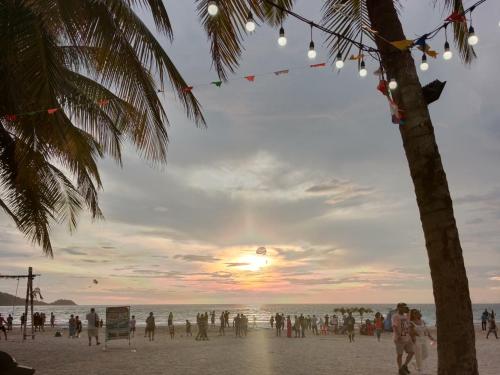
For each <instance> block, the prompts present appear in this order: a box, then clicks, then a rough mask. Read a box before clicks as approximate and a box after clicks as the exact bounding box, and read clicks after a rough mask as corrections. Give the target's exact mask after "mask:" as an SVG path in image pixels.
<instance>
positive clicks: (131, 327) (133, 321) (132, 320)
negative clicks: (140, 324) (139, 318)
mask: <svg viewBox="0 0 500 375" xmlns="http://www.w3.org/2000/svg"><path fill="white" fill-rule="evenodd" d="M136 323H137V322H136V320H135V315H132V319H130V322H129V323H128V326H129V328H130V334H131V336H132V337H134V336H135V326H136Z"/></svg>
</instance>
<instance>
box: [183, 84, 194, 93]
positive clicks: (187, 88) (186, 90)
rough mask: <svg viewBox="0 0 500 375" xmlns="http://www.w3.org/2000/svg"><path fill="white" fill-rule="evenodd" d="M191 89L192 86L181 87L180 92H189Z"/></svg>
mask: <svg viewBox="0 0 500 375" xmlns="http://www.w3.org/2000/svg"><path fill="white" fill-rule="evenodd" d="M191 90H193V86H186V87H184V88H183V89H182V92H184V93H188V92H191Z"/></svg>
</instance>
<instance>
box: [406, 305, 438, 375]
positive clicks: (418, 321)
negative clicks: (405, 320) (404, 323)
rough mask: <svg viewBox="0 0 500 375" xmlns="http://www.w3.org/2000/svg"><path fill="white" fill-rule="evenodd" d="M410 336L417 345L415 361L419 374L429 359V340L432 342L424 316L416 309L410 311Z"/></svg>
mask: <svg viewBox="0 0 500 375" xmlns="http://www.w3.org/2000/svg"><path fill="white" fill-rule="evenodd" d="M410 324H411V325H410V336H411V337H412V340H413V343H414V344H415V361H416V368H417V371H418V372H421V371H422V370H423V363H424V361H425V360H426V358H427V357H428V350H427V340H432V341H435V340H434V339H433V337H432V336H431V334H430V332H429V330H428V329H427V326H426V325H425V322H424V321H423V319H422V314H421V313H420V311H418V310H416V309H412V310H411V311H410Z"/></svg>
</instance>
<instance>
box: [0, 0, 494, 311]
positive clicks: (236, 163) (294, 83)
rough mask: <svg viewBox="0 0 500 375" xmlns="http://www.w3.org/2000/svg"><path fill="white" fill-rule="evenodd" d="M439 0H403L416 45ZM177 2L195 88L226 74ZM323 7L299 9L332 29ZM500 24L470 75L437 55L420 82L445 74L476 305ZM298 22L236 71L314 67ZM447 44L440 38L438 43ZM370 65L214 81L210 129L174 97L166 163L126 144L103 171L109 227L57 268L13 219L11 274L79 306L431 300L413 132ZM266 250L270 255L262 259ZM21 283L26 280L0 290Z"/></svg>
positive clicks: (208, 102) (480, 16)
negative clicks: (407, 148) (394, 118)
mask: <svg viewBox="0 0 500 375" xmlns="http://www.w3.org/2000/svg"><path fill="white" fill-rule="evenodd" d="M471 3H472V1H470V0H467V1H465V4H466V5H470V4H471ZM432 4H433V2H432V1H430V0H429V1H424V0H418V1H416V0H413V1H410V0H408V1H403V5H404V10H403V11H402V14H401V19H402V22H403V25H404V29H405V33H406V35H407V36H408V37H415V36H417V35H420V34H422V33H423V32H425V31H426V30H430V29H433V28H434V27H435V26H436V25H438V24H439V23H440V22H441V20H442V19H444V18H445V17H446V16H447V15H446V14H444V13H442V12H441V9H439V8H434V7H433V5H432ZM166 5H167V9H168V11H169V14H170V17H171V19H172V20H173V26H174V36H175V40H174V42H173V43H170V42H169V41H167V40H164V38H162V39H160V41H161V43H162V45H163V46H164V47H165V49H166V51H167V53H168V54H169V56H170V57H171V58H172V59H173V61H174V62H175V64H176V65H177V67H178V68H179V70H180V71H181V73H182V74H183V76H184V78H185V79H186V81H187V82H189V83H206V82H210V81H213V80H217V76H216V73H215V72H214V70H213V69H212V67H211V60H210V55H209V43H208V42H207V39H206V35H205V34H204V31H203V28H202V27H201V26H200V24H199V22H198V20H197V16H196V9H195V5H194V2H190V1H173V0H170V1H167V2H166ZM321 5H322V1H319V0H310V1H305V0H299V1H298V2H297V8H296V10H297V11H298V12H299V13H301V14H302V15H304V16H306V17H309V18H311V19H315V20H319V18H320V10H321ZM139 12H141V13H144V12H142V11H139ZM144 17H145V19H146V21H147V22H148V23H149V24H151V21H150V20H149V18H148V17H147V16H146V15H144ZM499 20H500V3H499V2H497V1H488V2H486V3H485V5H484V6H481V7H480V8H478V9H477V10H476V11H475V12H474V26H475V29H476V32H477V33H478V35H479V36H480V44H479V45H478V48H477V53H478V56H479V58H478V59H477V60H476V61H475V62H474V63H473V64H472V65H471V66H470V67H467V66H464V65H462V64H461V63H460V61H459V60H458V59H457V58H454V59H452V60H451V61H449V62H444V61H443V60H442V58H441V57H440V56H438V58H437V59H436V60H433V59H430V60H431V61H429V63H430V69H429V70H428V71H427V72H425V73H424V72H419V74H420V78H421V81H422V82H423V83H424V84H425V83H427V82H430V81H432V80H434V79H436V78H439V79H440V80H443V81H447V85H446V88H445V90H444V92H443V95H442V97H441V99H440V100H439V101H438V102H436V103H434V104H432V105H431V106H430V112H431V116H432V119H433V123H434V127H435V131H436V137H437V141H438V145H439V148H440V152H441V156H442V159H443V163H444V166H445V170H446V173H447V177H448V182H449V185H450V190H451V194H452V197H453V199H454V208H455V214H456V219H457V224H458V228H459V232H460V238H461V242H462V247H463V251H464V257H465V263H466V267H467V272H468V277H469V283H470V290H471V297H472V301H473V302H477V303H480V302H499V301H500V270H499V267H498V266H499V265H500V231H499V230H498V228H499V225H500V168H498V161H499V160H500V142H499V141H500V128H499V127H498V124H499V122H500V121H499V120H500V109H499V107H498V84H499V83H500V79H499V75H498V61H499V60H500V49H499V48H498V46H499V37H500V27H499ZM284 27H285V30H286V34H287V37H288V44H287V46H286V47H285V48H279V47H278V45H277V43H276V39H277V36H278V31H277V30H276V29H271V28H269V27H267V26H260V27H258V28H257V31H256V32H255V33H253V34H252V35H249V36H248V37H246V39H245V51H244V53H243V56H242V59H241V64H240V68H239V69H238V71H237V72H236V73H235V77H241V76H245V75H248V74H258V73H264V72H272V71H275V70H280V69H286V68H290V67H301V66H305V65H307V64H309V63H310V62H309V61H308V59H307V56H306V53H307V47H308V44H309V30H308V27H307V26H305V25H303V24H300V23H298V22H297V21H295V20H291V19H290V20H287V21H286V22H285V24H284ZM323 38H324V36H323V35H321V34H319V33H315V40H316V47H317V50H318V57H317V58H316V60H315V62H323V61H326V58H327V50H326V47H325V46H324V45H323V43H322V41H323ZM443 44H444V40H443V38H442V35H441V36H439V37H438V38H436V40H433V41H432V43H431V46H432V47H434V48H435V49H437V50H439V51H441V50H442V45H443ZM414 56H415V57H416V59H419V58H420V55H419V54H414ZM367 67H368V69H369V70H370V71H374V70H375V69H376V68H377V67H376V66H375V65H374V63H373V62H367ZM356 69H357V68H356V65H355V64H352V63H346V66H345V68H344V69H343V71H342V72H341V73H340V74H337V73H336V72H334V70H333V68H331V67H328V68H325V69H305V70H304V69H303V70H300V69H299V70H293V69H292V70H291V72H290V74H288V75H287V76H280V77H275V76H273V75H269V76H265V77H257V79H256V81H255V82H254V83H249V82H247V81H245V80H237V81H233V82H231V83H229V84H228V85H223V86H222V87H220V88H217V87H215V86H210V85H207V86H203V87H200V88H199V89H195V90H194V93H195V94H196V96H197V98H198V99H199V101H200V102H201V104H202V106H203V111H204V115H205V117H206V119H207V125H208V127H207V128H206V129H201V128H197V127H196V126H195V125H194V124H193V123H192V122H191V121H190V120H188V119H186V117H185V116H184V113H183V111H182V108H181V107H180V105H179V103H177V102H176V101H175V99H174V97H173V95H171V94H170V93H166V94H165V95H164V97H163V100H164V104H165V108H166V110H167V114H168V116H169V120H170V127H169V129H168V131H169V137H170V144H169V150H168V164H167V166H165V167H161V168H158V167H153V166H151V165H150V163H148V162H147V161H144V160H142V159H140V158H139V157H137V156H136V154H135V152H134V149H133V148H131V147H130V146H126V147H125V149H124V163H123V164H124V167H123V168H120V167H119V166H118V165H116V164H115V163H114V162H112V161H110V160H104V161H102V162H101V163H100V168H101V173H102V179H103V184H104V190H103V192H102V193H101V195H100V202H101V208H102V210H103V212H104V215H105V217H106V219H105V220H103V221H98V222H92V221H91V220H89V219H88V216H86V215H82V217H81V220H80V223H79V227H78V230H77V232H76V233H73V234H70V233H68V232H67V228H66V227H65V226H60V227H55V228H54V231H53V237H52V240H53V246H54V258H53V259H51V258H47V257H44V256H43V255H42V251H41V249H40V248H39V247H36V246H32V245H31V244H30V243H28V242H27V241H26V240H25V239H24V238H23V236H22V235H21V234H20V233H18V231H17V230H16V228H15V226H14V225H13V223H12V222H11V221H9V219H8V218H7V217H6V216H5V215H4V214H3V213H2V214H0V241H1V245H2V249H1V250H0V273H3V274H12V273H16V274H17V273H22V272H25V271H26V269H27V267H28V266H29V265H31V266H33V267H34V269H35V272H37V273H40V274H42V276H41V277H40V278H38V279H37V281H36V283H35V286H38V287H40V288H41V290H42V293H43V294H44V297H45V299H46V300H48V301H51V300H55V299H57V298H69V299H73V300H74V301H76V302H77V303H79V304H121V303H126V304H146V303H148V304H149V303H151V304H153V303H155V304H156V303H159V304H173V303H180V304H185V303H357V302H364V303H393V302H397V301H401V300H404V301H408V302H413V303H431V302H432V301H433V295H432V285H431V281H430V276H429V266H428V261H427V255H426V249H425V242H424V237H423V233H422V229H421V224H420V221H419V215H418V209H417V205H416V202H415V195H414V191H413V185H412V182H411V179H410V175H409V171H408V166H407V162H406V158H405V156H404V151H403V148H402V143H401V137H400V134H399V130H398V128H397V127H396V126H394V125H393V124H391V121H390V114H389V108H388V106H387V102H386V100H385V99H384V97H383V96H382V95H380V94H379V93H378V92H377V90H376V86H377V78H376V77H375V76H374V75H372V74H371V73H370V74H369V75H368V77H366V78H365V79H360V78H359V77H358V75H357V71H356ZM261 246H263V247H265V248H266V250H267V254H266V255H259V254H257V253H256V249H257V248H258V247H261ZM93 279H96V280H98V284H94V283H93V282H92V280H93ZM15 288H16V282H15V280H12V281H5V280H4V281H2V285H1V286H0V290H1V291H4V292H9V293H14V292H15Z"/></svg>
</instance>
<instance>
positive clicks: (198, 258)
mask: <svg viewBox="0 0 500 375" xmlns="http://www.w3.org/2000/svg"><path fill="white" fill-rule="evenodd" d="M174 259H181V260H184V261H186V262H200V263H215V262H217V261H219V260H220V259H219V258H215V257H213V256H211V255H197V254H176V255H174Z"/></svg>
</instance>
